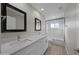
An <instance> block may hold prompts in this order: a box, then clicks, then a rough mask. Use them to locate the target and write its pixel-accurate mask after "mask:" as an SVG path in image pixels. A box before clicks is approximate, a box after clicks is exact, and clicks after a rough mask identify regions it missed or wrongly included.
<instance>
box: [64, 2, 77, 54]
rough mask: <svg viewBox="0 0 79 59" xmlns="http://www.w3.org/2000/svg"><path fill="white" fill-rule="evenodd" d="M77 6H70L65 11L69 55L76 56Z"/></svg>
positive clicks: (66, 40)
mask: <svg viewBox="0 0 79 59" xmlns="http://www.w3.org/2000/svg"><path fill="white" fill-rule="evenodd" d="M76 10H77V9H76V4H75V3H71V4H68V6H67V8H66V10H65V44H66V48H67V51H68V54H74V53H75V52H74V49H75V48H76V39H77V35H76V28H77V27H76Z"/></svg>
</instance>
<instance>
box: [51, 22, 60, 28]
mask: <svg viewBox="0 0 79 59" xmlns="http://www.w3.org/2000/svg"><path fill="white" fill-rule="evenodd" d="M51 28H59V23H55V24H51Z"/></svg>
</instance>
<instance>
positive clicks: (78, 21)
mask: <svg viewBox="0 0 79 59" xmlns="http://www.w3.org/2000/svg"><path fill="white" fill-rule="evenodd" d="M76 11H77V48H78V49H79V3H77V10H76Z"/></svg>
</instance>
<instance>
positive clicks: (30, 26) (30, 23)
mask: <svg viewBox="0 0 79 59" xmlns="http://www.w3.org/2000/svg"><path fill="white" fill-rule="evenodd" d="M11 5H13V6H15V7H17V8H19V9H21V10H23V11H25V12H26V13H27V31H26V32H10V33H1V39H2V41H1V42H2V44H3V43H6V42H9V41H13V40H16V39H17V35H20V36H23V35H25V36H29V35H30V34H31V35H32V34H39V32H41V33H45V19H44V17H43V16H42V15H41V14H40V13H39V12H38V11H37V10H36V9H34V8H33V7H32V6H31V5H30V4H25V3H11ZM35 17H37V18H39V19H40V20H41V22H42V29H41V31H35V30H34V28H35V27H34V26H35V25H34V21H35Z"/></svg>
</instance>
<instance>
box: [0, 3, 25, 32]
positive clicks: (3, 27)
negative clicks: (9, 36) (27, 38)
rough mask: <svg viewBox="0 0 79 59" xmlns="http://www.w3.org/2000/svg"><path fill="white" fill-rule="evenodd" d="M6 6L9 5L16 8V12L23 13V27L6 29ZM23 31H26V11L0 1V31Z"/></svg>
mask: <svg viewBox="0 0 79 59" xmlns="http://www.w3.org/2000/svg"><path fill="white" fill-rule="evenodd" d="M6 7H9V8H11V9H14V10H16V11H17V12H20V13H22V14H24V29H10V30H7V29H6V27H7V25H6V21H7V9H6ZM23 31H24V32H25V31H26V12H24V11H22V10H20V9H18V8H16V7H14V6H12V5H10V4H8V3H1V32H2V33H3V32H23Z"/></svg>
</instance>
